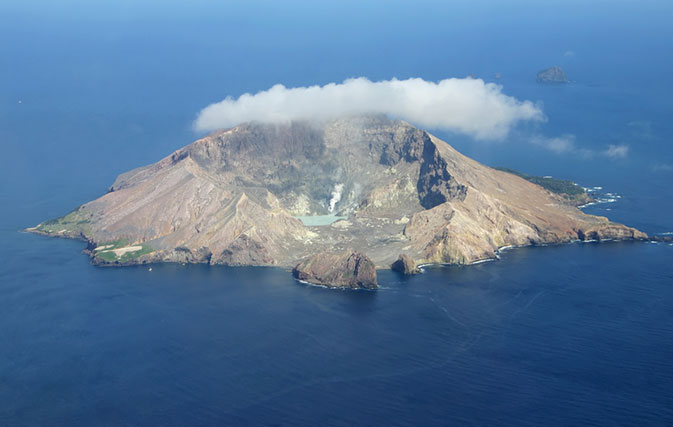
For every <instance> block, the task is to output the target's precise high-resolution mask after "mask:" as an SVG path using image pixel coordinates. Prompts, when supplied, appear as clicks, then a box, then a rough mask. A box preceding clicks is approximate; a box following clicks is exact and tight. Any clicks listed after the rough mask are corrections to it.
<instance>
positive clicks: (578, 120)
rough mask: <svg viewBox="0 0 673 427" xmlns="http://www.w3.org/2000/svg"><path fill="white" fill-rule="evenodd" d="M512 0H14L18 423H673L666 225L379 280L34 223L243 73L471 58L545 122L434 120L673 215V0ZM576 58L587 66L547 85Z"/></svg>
mask: <svg viewBox="0 0 673 427" xmlns="http://www.w3.org/2000/svg"><path fill="white" fill-rule="evenodd" d="M316 3H317V2H316ZM493 3H494V2H485V1H476V2H455V4H453V5H451V6H446V5H443V4H440V3H439V2H420V3H417V4H414V5H413V7H411V6H410V5H409V4H406V3H404V2H386V3H385V6H384V4H383V3H375V2H372V3H368V4H367V5H365V6H362V5H360V4H359V3H357V2H338V3H337V2H324V3H320V4H312V3H307V2H283V3H282V5H281V3H280V2H279V3H270V2H268V3H267V2H260V3H256V2H229V3H227V4H221V5H214V4H213V2H207V1H201V2H194V3H192V2H190V4H189V6H185V5H182V4H181V3H178V2H152V1H148V2H143V3H142V4H138V2H126V1H121V2H107V1H102V2H97V3H94V2H83V1H64V2H58V4H56V3H54V2H46V1H7V2H2V4H0V40H2V41H3V43H0V148H1V149H2V156H0V200H1V201H2V209H0V243H1V244H0V259H1V260H2V262H1V263H0V425H7V426H22V425H28V426H33V425H50V426H51V425H55V426H90V425H115V426H116V425H121V426H127V425H128V426H154V425H175V426H184V425H299V426H315V425H335V426H353V425H363V426H364V425H400V426H402V425H404V426H417V425H427V426H429V425H503V426H507V425H516V426H540V425H559V426H561V425H606V426H608V425H609V426H613V425H634V426H641V425H671V424H673V246H671V245H669V244H654V243H643V242H607V243H600V244H599V243H576V244H571V245H565V246H549V247H537V248H520V249H512V250H507V251H504V252H503V253H502V254H501V256H500V259H499V260H497V261H492V262H484V263H481V264H478V265H473V266H468V267H428V268H426V271H425V273H424V274H422V275H420V276H416V277H410V278H406V277H403V276H400V275H397V274H396V273H393V272H390V271H381V272H380V273H379V281H380V283H381V284H382V288H381V289H379V290H378V291H375V292H370V291H340V290H336V291H335V290H329V289H324V288H320V287H313V286H307V285H304V284H301V283H298V282H296V281H294V280H293V279H292V277H291V275H290V274H289V273H288V272H287V271H285V270H283V269H277V268H226V267H208V266H183V265H155V266H153V267H152V270H151V271H150V270H149V269H148V267H131V268H119V269H115V268H98V267H94V266H92V265H90V264H89V260H88V258H87V257H86V256H85V255H83V254H81V253H80V252H81V250H82V249H83V247H84V244H83V243H82V242H78V241H72V240H63V239H50V238H45V237H42V236H37V235H31V234H26V233H21V232H20V230H21V229H23V228H25V227H28V226H33V225H35V224H37V223H39V222H41V221H43V220H45V219H48V218H53V217H56V216H60V215H63V214H65V213H67V212H69V211H70V210H72V209H73V208H74V207H76V206H77V205H79V204H81V203H84V202H86V201H88V200H91V199H93V198H96V197H98V196H100V195H101V194H103V193H104V192H105V191H106V189H107V187H108V186H109V185H110V184H111V183H112V182H113V180H114V178H115V177H116V175H118V174H120V173H122V172H124V171H127V170H129V169H132V168H135V167H138V166H141V165H144V164H148V163H152V162H155V161H157V160H159V159H160V158H162V157H164V156H165V155H168V154H170V153H171V152H172V151H173V150H175V149H177V148H180V147H181V146H183V145H186V144H187V143H189V142H191V141H192V140H194V139H196V138H197V137H199V136H200V135H198V134H196V133H195V132H194V131H193V130H192V121H193V119H194V118H195V116H196V113H197V112H198V111H199V110H200V109H201V108H203V107H205V106H206V105H208V104H209V103H211V102H215V101H218V100H221V99H223V98H224V97H225V96H227V95H231V96H238V95H240V94H242V93H244V92H255V91H258V90H263V89H267V88H268V87H270V86H272V85H273V84H275V83H283V84H285V85H286V86H298V85H310V84H326V83H329V82H332V81H337V82H338V81H342V80H344V79H346V78H349V77H354V76H366V77H369V78H370V79H372V80H378V79H389V78H391V77H397V78H408V77H422V78H424V79H426V80H438V79H442V78H447V77H464V76H466V75H468V74H474V75H475V76H476V77H477V78H483V79H485V80H487V81H493V82H497V83H498V84H501V85H502V86H503V91H504V92H505V93H506V94H508V95H512V96H515V97H517V98H518V99H530V100H532V101H534V102H537V103H539V104H540V105H541V106H542V107H543V110H544V112H545V114H546V116H547V119H548V120H547V121H546V122H545V123H540V124H536V125H528V126H522V127H519V128H517V129H515V130H514V131H513V132H512V133H511V134H510V136H509V137H508V138H507V139H506V140H505V141H498V142H479V141H473V140H471V139H469V138H467V137H464V136H460V135H453V134H449V133H447V132H439V131H433V130H431V131H433V133H435V134H436V135H437V136H439V137H441V138H443V139H445V140H446V141H448V142H449V143H451V144H452V145H454V146H455V147H456V148H457V149H459V150H460V151H462V152H463V153H465V154H467V155H469V156H471V157H473V158H475V159H477V160H479V161H481V162H483V163H485V164H488V165H493V166H505V167H511V168H514V169H518V170H521V171H523V172H527V173H531V174H537V175H552V176H554V177H557V178H565V179H570V180H573V181H575V182H577V183H579V184H580V185H583V186H585V187H590V188H593V187H601V189H600V190H597V191H598V192H600V193H601V194H602V196H601V198H603V199H604V200H606V202H605V203H600V204H596V205H592V206H589V207H587V208H585V211H586V212H587V213H593V214H597V215H604V216H607V217H609V218H610V219H613V220H615V221H619V222H623V223H626V224H628V225H631V226H634V227H637V228H639V229H641V230H643V231H645V232H647V233H650V234H657V233H671V232H673V214H672V212H673V145H672V135H673V121H671V120H670V118H671V117H672V115H673V102H672V101H671V100H672V99H673V80H671V79H670V76H671V75H673V57H672V56H671V55H670V52H671V51H673V27H671V26H670V17H671V16H673V5H672V4H671V3H670V2H663V1H642V2H631V1H623V2H603V1H597V2H592V3H591V5H586V4H585V3H584V2H574V1H569V2H568V1H565V2H555V1H550V2H544V3H545V4H544V5H540V4H538V2H528V1H518V2H511V3H508V5H502V4H499V3H500V2H498V4H493ZM552 65H560V66H562V67H563V68H564V69H565V71H566V73H567V74H568V76H569V78H570V80H571V83H570V84H568V85H565V86H542V85H538V84H536V83H535V73H536V72H537V71H538V70H540V69H542V68H545V67H548V66H552ZM496 73H501V74H502V78H500V79H497V80H496V79H495V74H496ZM554 138H559V139H562V140H563V141H565V145H564V147H566V148H565V149H564V150H558V149H550V147H557V148H558V144H557V145H553V144H550V143H549V142H550V141H551V140H553V139H554ZM610 146H620V147H624V146H625V147H628V148H627V149H626V150H621V151H619V153H618V154H615V152H614V150H613V152H612V154H609V153H610V150H609V149H610Z"/></svg>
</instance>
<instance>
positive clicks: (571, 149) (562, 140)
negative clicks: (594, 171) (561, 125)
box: [530, 134, 629, 159]
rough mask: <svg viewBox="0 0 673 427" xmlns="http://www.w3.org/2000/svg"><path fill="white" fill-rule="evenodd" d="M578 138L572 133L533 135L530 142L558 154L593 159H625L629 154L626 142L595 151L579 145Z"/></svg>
mask: <svg viewBox="0 0 673 427" xmlns="http://www.w3.org/2000/svg"><path fill="white" fill-rule="evenodd" d="M576 140H577V138H576V137H575V135H572V134H566V135H561V136H557V137H552V138H550V137H546V136H542V135H533V137H532V138H531V139H530V142H531V143H532V144H535V145H539V146H541V147H544V148H546V149H547V150H549V151H553V152H554V153H557V154H572V155H575V156H579V157H581V158H584V159H591V158H595V157H597V156H603V157H609V158H611V159H625V158H626V157H627V156H628V154H629V146H628V145H625V144H622V145H613V144H610V145H608V148H606V149H605V150H602V151H595V150H591V149H589V148H583V147H580V146H578V145H577V142H576Z"/></svg>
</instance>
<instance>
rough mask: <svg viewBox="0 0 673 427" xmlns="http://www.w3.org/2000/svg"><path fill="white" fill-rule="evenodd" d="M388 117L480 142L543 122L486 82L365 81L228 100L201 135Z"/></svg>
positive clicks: (200, 123) (531, 108) (201, 126)
mask: <svg viewBox="0 0 673 427" xmlns="http://www.w3.org/2000/svg"><path fill="white" fill-rule="evenodd" d="M362 113H379V114H380V113H382V114H388V115H391V116H393V117H396V118H401V119H404V120H407V121H409V122H411V123H413V124H415V125H417V126H421V127H426V128H431V129H442V130H449V131H454V132H460V133H463V134H467V135H470V136H473V137H475V138H477V139H501V138H504V137H505V136H506V135H507V134H508V132H509V130H510V129H511V128H512V127H513V126H515V125H516V124H517V123H518V122H522V121H529V120H532V121H543V120H545V117H544V114H543V113H542V111H541V109H540V108H539V107H538V106H536V105H535V104H533V103H532V102H530V101H519V100H517V99H516V98H513V97H511V96H507V95H505V94H503V93H502V86H499V85H497V84H494V83H485V82H484V81H483V80H481V79H471V78H466V79H455V78H452V79H446V80H441V81H439V82H436V83H435V82H431V81H425V80H423V79H420V78H416V79H408V80H397V79H392V80H383V81H379V82H372V81H370V80H368V79H366V78H364V77H360V78H356V79H349V80H346V81H344V82H343V83H329V84H326V85H324V86H309V87H296V88H286V87H285V86H283V85H280V84H278V85H275V86H273V87H272V88H270V89H269V90H265V91H261V92H257V93H256V94H254V95H252V94H249V93H246V94H243V95H241V96H240V97H238V98H237V99H234V98H232V97H227V98H226V99H224V100H223V101H221V102H218V103H215V104H211V105H209V106H207V107H206V108H204V109H203V110H201V112H200V113H199V114H198V117H197V119H196V121H195V123H194V127H195V129H196V130H199V131H210V130H214V129H218V128H227V127H232V126H236V125H238V124H240V123H243V122H248V121H261V122H272V123H277V122H285V121H290V120H325V119H330V118H335V117H339V116H344V115H349V114H362Z"/></svg>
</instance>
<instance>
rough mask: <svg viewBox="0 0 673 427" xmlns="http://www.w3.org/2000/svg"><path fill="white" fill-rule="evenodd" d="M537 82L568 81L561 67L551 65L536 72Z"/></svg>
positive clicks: (559, 82) (560, 82)
mask: <svg viewBox="0 0 673 427" xmlns="http://www.w3.org/2000/svg"><path fill="white" fill-rule="evenodd" d="M536 81H537V82H538V83H548V84H562V83H568V77H567V76H566V73H565V72H564V71H563V69H561V67H551V68H547V69H544V70H542V71H540V72H538V73H537V77H536Z"/></svg>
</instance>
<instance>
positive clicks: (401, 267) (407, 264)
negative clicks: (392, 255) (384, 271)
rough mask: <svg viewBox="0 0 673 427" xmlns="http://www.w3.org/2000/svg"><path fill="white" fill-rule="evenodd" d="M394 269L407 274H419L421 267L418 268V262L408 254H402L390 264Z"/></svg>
mask: <svg viewBox="0 0 673 427" xmlns="http://www.w3.org/2000/svg"><path fill="white" fill-rule="evenodd" d="M390 268H391V269H392V270H393V271H397V272H400V273H402V274H405V275H411V274H418V273H420V272H421V269H420V268H418V266H417V265H416V262H415V261H414V260H413V259H411V257H410V256H409V255H407V254H401V255H400V256H399V258H397V261H395V262H394V263H392V264H391V265H390Z"/></svg>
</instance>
